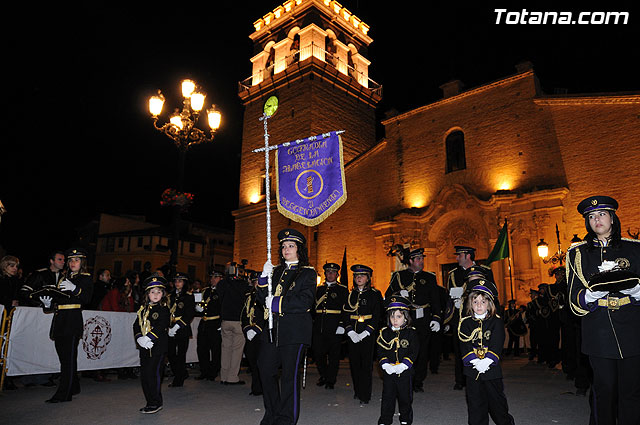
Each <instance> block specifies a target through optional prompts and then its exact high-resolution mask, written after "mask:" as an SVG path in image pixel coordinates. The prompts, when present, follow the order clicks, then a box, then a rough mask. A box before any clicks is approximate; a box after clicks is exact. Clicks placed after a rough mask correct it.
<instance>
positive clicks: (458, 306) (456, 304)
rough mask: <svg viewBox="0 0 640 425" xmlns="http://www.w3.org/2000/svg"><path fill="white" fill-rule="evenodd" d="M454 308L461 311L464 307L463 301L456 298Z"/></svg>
mask: <svg viewBox="0 0 640 425" xmlns="http://www.w3.org/2000/svg"><path fill="white" fill-rule="evenodd" d="M453 306H454V307H455V308H457V309H458V310H460V307H461V306H462V300H461V299H460V298H456V299H455V300H453Z"/></svg>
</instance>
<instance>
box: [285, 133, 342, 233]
mask: <svg viewBox="0 0 640 425" xmlns="http://www.w3.org/2000/svg"><path fill="white" fill-rule="evenodd" d="M276 168H277V170H278V172H277V191H278V193H277V198H278V211H280V214H282V215H284V216H285V217H287V218H290V219H291V220H294V221H297V222H298V223H302V224H304V225H305V226H316V225H318V224H319V223H321V222H322V221H324V220H325V219H326V218H327V217H328V216H330V215H331V214H332V213H333V212H334V211H335V210H337V209H338V208H339V207H340V206H341V205H342V204H344V202H345V201H346V200H347V190H346V185H345V179H344V163H343V160H342V139H341V138H340V135H339V134H336V132H335V131H332V132H331V133H325V134H322V135H319V136H313V137H309V138H307V139H304V140H296V141H295V142H289V143H285V144H283V146H281V147H279V148H278V151H277V154H276Z"/></svg>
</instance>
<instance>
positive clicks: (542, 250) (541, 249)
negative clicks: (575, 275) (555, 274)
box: [536, 223, 567, 266]
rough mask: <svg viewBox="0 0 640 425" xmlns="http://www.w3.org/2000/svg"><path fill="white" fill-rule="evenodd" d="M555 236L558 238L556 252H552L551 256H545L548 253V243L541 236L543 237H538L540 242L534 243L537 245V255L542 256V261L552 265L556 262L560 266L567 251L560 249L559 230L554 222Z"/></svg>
mask: <svg viewBox="0 0 640 425" xmlns="http://www.w3.org/2000/svg"><path fill="white" fill-rule="evenodd" d="M556 238H557V240H558V251H556V253H555V254H553V255H552V256H551V257H549V258H546V257H547V256H548V255H549V244H548V243H546V242H545V241H544V238H543V239H540V242H538V243H537V244H536V246H537V247H538V256H539V257H540V258H542V261H543V262H544V263H545V264H548V263H551V264H553V265H554V266H555V265H556V264H558V265H559V266H562V263H564V261H565V259H566V257H567V253H566V252H564V251H563V250H562V247H561V245H560V230H558V224H557V223H556Z"/></svg>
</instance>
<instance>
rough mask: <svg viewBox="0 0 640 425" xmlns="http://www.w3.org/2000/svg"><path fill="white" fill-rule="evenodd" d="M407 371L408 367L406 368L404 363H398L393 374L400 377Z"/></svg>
mask: <svg viewBox="0 0 640 425" xmlns="http://www.w3.org/2000/svg"><path fill="white" fill-rule="evenodd" d="M407 369H409V366H407V365H406V364H404V363H398V364H397V365H396V367H395V373H397V374H398V375H400V374H401V373H402V372H404V371H405V370H407Z"/></svg>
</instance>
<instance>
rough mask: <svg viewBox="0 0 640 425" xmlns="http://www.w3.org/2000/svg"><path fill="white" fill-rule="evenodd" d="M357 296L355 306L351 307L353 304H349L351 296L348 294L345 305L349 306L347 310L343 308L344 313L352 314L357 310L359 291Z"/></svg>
mask: <svg viewBox="0 0 640 425" xmlns="http://www.w3.org/2000/svg"><path fill="white" fill-rule="evenodd" d="M356 290H357V289H356ZM357 291H358V290H357ZM357 295H358V296H357V297H356V305H353V304H351V294H349V296H348V297H347V304H348V305H349V308H347V306H345V307H344V311H346V312H348V313H353V312H355V311H357V310H358V307H359V306H360V292H359V291H358V294H357Z"/></svg>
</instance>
